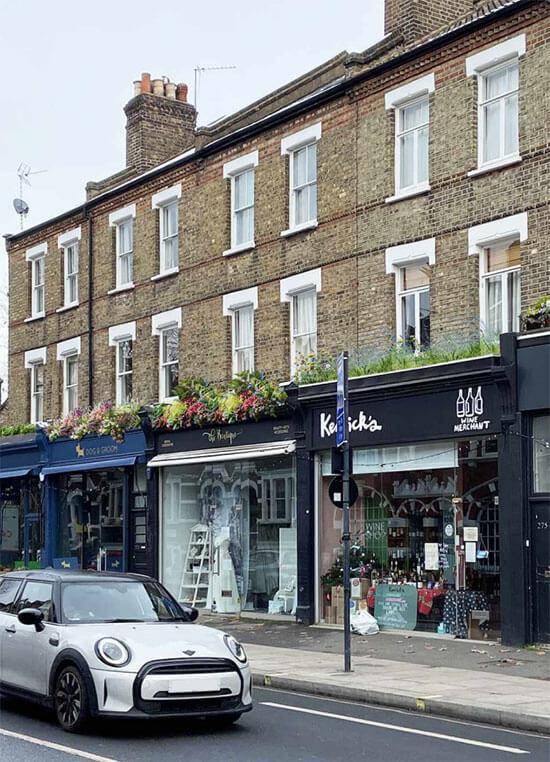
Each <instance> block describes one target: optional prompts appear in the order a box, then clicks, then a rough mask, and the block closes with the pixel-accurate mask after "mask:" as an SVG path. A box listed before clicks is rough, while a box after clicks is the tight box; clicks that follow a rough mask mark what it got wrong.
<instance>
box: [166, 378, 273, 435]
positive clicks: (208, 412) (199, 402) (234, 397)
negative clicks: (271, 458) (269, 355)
mask: <svg viewBox="0 0 550 762" xmlns="http://www.w3.org/2000/svg"><path fill="white" fill-rule="evenodd" d="M176 394H177V396H178V399H177V400H175V401H174V402H171V403H167V404H161V405H157V406H155V408H154V409H153V414H152V421H153V426H154V428H156V429H176V430H177V429H188V428H191V427H193V426H208V425H212V424H220V423H236V422H238V421H247V420H253V421H258V420H260V419H261V418H275V417H277V415H279V413H280V412H281V410H282V409H283V408H284V407H285V404H286V398H287V395H286V392H284V391H283V390H282V389H281V388H280V387H279V385H278V384H276V383H274V382H272V381H269V380H268V379H267V378H266V377H265V376H264V375H263V374H262V373H239V374H238V375H237V376H236V378H234V379H233V380H232V381H230V382H229V383H228V384H224V385H223V386H217V385H215V384H212V383H211V382H209V381H206V380H205V379H202V378H185V379H183V380H182V381H181V382H180V383H179V384H178V386H177V387H176Z"/></svg>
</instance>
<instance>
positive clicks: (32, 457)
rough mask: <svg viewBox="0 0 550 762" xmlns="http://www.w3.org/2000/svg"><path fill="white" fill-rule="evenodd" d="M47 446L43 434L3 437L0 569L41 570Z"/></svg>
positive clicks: (0, 454)
mask: <svg viewBox="0 0 550 762" xmlns="http://www.w3.org/2000/svg"><path fill="white" fill-rule="evenodd" d="M44 446H45V438H44V436H43V434H41V433H36V434H35V433H32V434H18V435H13V436H7V437H2V438H0V569H13V568H15V569H18V568H31V569H32V568H40V565H41V560H42V554H43V546H44V512H43V510H42V505H43V500H42V497H43V493H42V490H41V486H40V480H39V473H40V468H41V465H42V463H43V461H44Z"/></svg>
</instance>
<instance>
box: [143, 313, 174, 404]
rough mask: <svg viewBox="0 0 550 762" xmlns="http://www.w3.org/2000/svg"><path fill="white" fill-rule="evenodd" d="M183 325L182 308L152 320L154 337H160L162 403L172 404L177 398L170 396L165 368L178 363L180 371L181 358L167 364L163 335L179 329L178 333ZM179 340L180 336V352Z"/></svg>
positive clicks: (154, 316)
mask: <svg viewBox="0 0 550 762" xmlns="http://www.w3.org/2000/svg"><path fill="white" fill-rule="evenodd" d="M181 325H182V311H181V307H176V308H175V309H173V310H167V311H166V312H160V313H158V314H157V315H153V316H152V318H151V329H152V331H151V332H152V335H153V336H158V337H159V400H160V401H161V402H170V401H172V400H174V399H176V397H174V396H173V395H172V396H170V394H169V390H167V389H166V377H165V372H164V371H165V368H166V366H167V365H173V364H175V363H176V362H177V365H178V369H179V364H180V362H179V356H178V359H177V361H174V362H172V363H165V362H164V358H163V338H164V336H163V334H164V332H165V331H167V330H170V329H173V328H177V329H178V331H179V330H180V329H181ZM179 339H180V335H179V334H178V351H179Z"/></svg>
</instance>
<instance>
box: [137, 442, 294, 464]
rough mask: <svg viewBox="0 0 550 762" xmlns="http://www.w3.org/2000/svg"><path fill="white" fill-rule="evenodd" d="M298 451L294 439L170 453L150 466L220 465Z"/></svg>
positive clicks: (157, 458)
mask: <svg viewBox="0 0 550 762" xmlns="http://www.w3.org/2000/svg"><path fill="white" fill-rule="evenodd" d="M295 449H296V442H295V441H294V440H293V439H288V440H285V441H284V442H267V443H266V444H253V445H238V446H235V447H217V448H215V449H214V448H212V449H210V450H189V451H187V452H170V453H167V454H166V455H156V456H155V457H154V458H152V459H151V460H150V461H149V462H148V463H147V465H148V466H185V465H187V464H189V465H191V464H193V463H219V462H220V461H225V460H244V459H254V458H268V457H270V456H272V455H288V454H290V453H291V452H294V450H295Z"/></svg>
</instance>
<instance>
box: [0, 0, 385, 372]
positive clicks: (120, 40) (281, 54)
mask: <svg viewBox="0 0 550 762" xmlns="http://www.w3.org/2000/svg"><path fill="white" fill-rule="evenodd" d="M382 33H383V0H339V1H338V2H329V1H328V0H301V1H300V2H296V0H279V1H278V2H275V0H270V1H269V2H257V1H256V2H252V0H237V2H236V3H227V2H222V1H221V0H211V2H210V3H204V4H203V3H196V2H193V3H191V2H177V0H164V2H163V3H159V4H155V3H152V2H150V1H148V2H145V1H144V0H109V2H107V0H95V1H94V2H93V3H84V2H82V0H80V2H78V0H50V2H44V1H43V0H25V2H13V1H10V0H0V71H2V74H3V81H4V87H3V92H2V101H1V103H2V105H1V107H0V113H1V117H2V127H1V130H0V232H2V233H8V232H16V231H17V230H18V225H19V221H18V219H17V215H16V214H15V213H14V211H13V209H12V199H13V198H14V197H15V196H17V195H18V181H17V175H16V170H17V167H18V165H19V163H20V162H22V161H24V162H26V163H28V164H30V166H31V167H32V169H33V170H42V169H46V170H47V172H45V173H43V174H38V175H35V176H34V177H33V178H31V180H32V187H31V188H25V190H24V193H23V195H24V198H25V200H26V201H27V202H28V204H29V205H30V208H31V211H30V214H29V215H28V217H27V222H26V226H27V227H29V226H31V225H34V224H36V223H39V222H41V221H43V220H46V219H48V218H49V217H51V216H53V215H55V214H57V213H59V212H62V211H63V210H65V209H69V208H71V207H72V206H75V205H77V204H79V203H81V202H82V201H83V199H84V185H85V183H86V181H87V180H93V179H100V178H102V177H105V176H107V175H109V174H111V173H112V172H115V171H116V170H118V169H121V168H122V167H123V166H124V151H125V143H124V141H125V131H124V125H125V119H124V114H123V111H122V107H123V105H124V104H125V103H126V102H127V101H128V100H129V98H130V97H131V95H132V81H133V80H134V79H138V78H139V75H140V73H141V72H142V71H150V72H151V74H152V75H153V76H162V75H166V76H168V77H170V79H171V80H172V81H176V82H188V84H189V86H190V97H191V99H192V98H193V92H192V86H193V68H194V67H195V66H196V65H197V64H200V65H202V66H207V65H223V64H234V65H236V67H237V68H236V69H235V70H231V71H224V72H212V73H209V74H207V75H205V76H203V78H202V82H201V88H200V99H199V108H200V113H199V123H201V124H205V123H208V122H210V121H212V120H214V119H216V118H218V117H220V116H222V115H224V114H230V113H232V112H233V111H235V110H237V109H238V108H240V107H241V106H243V105H245V104H247V103H249V102H251V101H253V100H255V99H257V98H258V97H260V96H261V95H263V94H264V93H268V92H270V91H271V90H273V89H275V88H276V87H278V86H280V85H282V84H284V83H285V82H288V81H289V80H292V79H293V78H295V77H296V76H298V75H300V74H301V73H303V72H306V71H308V70H309V69H312V68H313V67H315V66H317V65H318V64H319V63H321V62H322V61H325V60H327V59H328V58H331V57H332V56H333V55H335V54H336V53H338V52H340V51H341V50H344V49H347V50H349V51H352V50H364V49H365V48H366V47H368V46H370V45H371V44H372V43H373V42H375V41H376V40H378V39H380V37H381V36H382ZM0 250H1V253H0V292H2V293H4V292H5V291H6V287H7V268H6V256H5V252H4V250H3V246H0ZM1 299H2V296H1V295H0V300H1ZM5 318H6V311H5V309H2V305H1V304H0V322H4V325H0V377H4V378H5V377H6V350H7V331H6V326H5Z"/></svg>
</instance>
